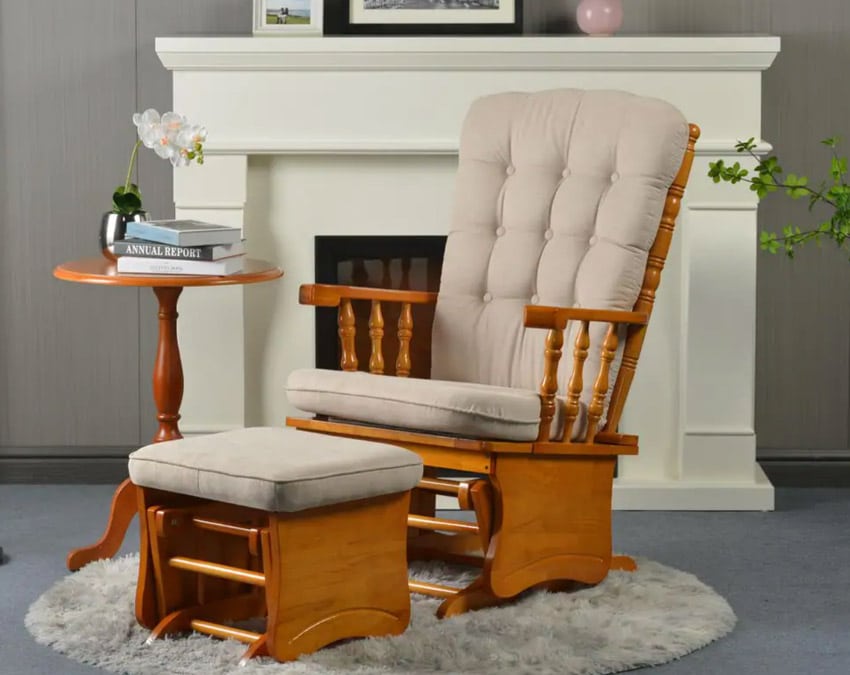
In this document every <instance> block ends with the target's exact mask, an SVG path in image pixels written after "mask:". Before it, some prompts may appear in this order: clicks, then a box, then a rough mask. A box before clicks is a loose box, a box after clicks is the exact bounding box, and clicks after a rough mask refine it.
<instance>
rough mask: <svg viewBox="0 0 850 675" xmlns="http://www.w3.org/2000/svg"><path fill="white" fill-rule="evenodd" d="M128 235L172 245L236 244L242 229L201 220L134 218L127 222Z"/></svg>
mask: <svg viewBox="0 0 850 675" xmlns="http://www.w3.org/2000/svg"><path fill="white" fill-rule="evenodd" d="M127 236H128V237H134V238H136V239H145V240H147V241H155V242H158V243H160V244H170V245H171V246H210V245H216V244H235V243H236V242H237V241H240V240H241V239H242V229H241V228H238V227H227V226H226V225H216V224H214V223H205V222H203V221H201V220H134V221H131V222H129V223H127Z"/></svg>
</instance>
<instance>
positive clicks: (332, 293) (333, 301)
mask: <svg viewBox="0 0 850 675" xmlns="http://www.w3.org/2000/svg"><path fill="white" fill-rule="evenodd" d="M342 300H379V301H386V302H409V303H411V304H414V305H428V304H434V303H435V302H437V294H436V293H432V292H430V291H402V290H396V289H391V288H367V287H365V286H335V285H332V284H303V285H302V286H301V288H300V289H299V291H298V302H300V303H301V304H302V305H315V306H317V307H338V306H339V303H340V302H341V301H342Z"/></svg>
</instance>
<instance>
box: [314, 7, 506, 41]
mask: <svg viewBox="0 0 850 675" xmlns="http://www.w3.org/2000/svg"><path fill="white" fill-rule="evenodd" d="M522 3H523V0H514V21H513V23H368V24H366V23H350V9H351V0H325V5H324V34H325V35H387V36H389V35H516V34H521V33H522Z"/></svg>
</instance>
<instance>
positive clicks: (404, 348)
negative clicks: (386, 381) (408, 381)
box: [395, 302, 413, 377]
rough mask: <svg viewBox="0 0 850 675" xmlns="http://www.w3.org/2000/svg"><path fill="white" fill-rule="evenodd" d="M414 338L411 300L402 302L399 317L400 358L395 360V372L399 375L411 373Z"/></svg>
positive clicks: (405, 375) (404, 375)
mask: <svg viewBox="0 0 850 675" xmlns="http://www.w3.org/2000/svg"><path fill="white" fill-rule="evenodd" d="M412 339H413V310H412V309H411V304H410V303H409V302H403V303H401V314H400V315H399V317H398V358H397V359H396V361H395V374H396V375H398V376H399V377H407V376H408V375H410V369H411V367H412V366H411V361H410V341H411V340H412Z"/></svg>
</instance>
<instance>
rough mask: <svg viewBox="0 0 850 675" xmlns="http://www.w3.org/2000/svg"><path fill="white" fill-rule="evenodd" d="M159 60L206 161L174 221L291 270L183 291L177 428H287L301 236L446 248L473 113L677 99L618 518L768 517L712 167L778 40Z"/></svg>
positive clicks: (167, 56) (730, 237) (303, 277)
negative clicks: (513, 96) (665, 218)
mask: <svg viewBox="0 0 850 675" xmlns="http://www.w3.org/2000/svg"><path fill="white" fill-rule="evenodd" d="M156 50H157V53H158V54H159V56H160V59H161V60H162V63H163V64H164V65H165V66H166V67H167V68H168V69H170V70H172V71H173V78H174V109H175V110H177V111H179V112H181V113H183V114H185V115H188V116H189V117H190V118H191V119H192V120H195V121H199V122H202V123H203V124H204V125H205V126H206V127H207V128H208V130H209V139H208V142H207V146H206V154H207V159H206V162H205V165H204V166H202V167H190V168H185V169H179V170H177V171H175V174H174V199H175V204H176V207H177V215H178V217H196V218H203V219H208V220H213V221H217V222H222V223H227V224H233V225H239V226H242V227H243V228H244V231H245V236H246V238H247V242H248V251H249V254H251V255H254V256H256V257H263V258H267V259H271V260H274V261H275V262H277V263H278V264H280V265H281V266H282V267H284V269H285V270H286V276H285V277H284V280H283V281H282V282H280V283H277V284H265V285H260V286H257V287H251V288H246V289H241V288H217V289H192V290H191V291H187V292H186V293H184V296H183V298H182V299H181V321H180V340H181V350H182V353H183V360H184V368H185V371H186V392H185V397H184V405H183V415H184V423H183V428H184V430H186V431H188V432H195V433H203V432H209V431H217V430H222V429H227V428H234V427H239V426H244V425H246V424H252V425H253V424H280V423H282V421H283V418H284V417H285V416H286V415H287V414H291V413H293V412H294V411H293V410H292V409H291V408H290V407H289V406H288V404H287V402H286V396H285V392H284V389H283V388H284V383H285V380H286V376H287V374H288V372H289V371H291V370H292V369H293V368H297V367H304V366H311V365H312V364H313V358H314V354H313V340H314V323H313V314H312V310H310V309H309V308H304V307H300V306H298V304H297V289H298V286H299V285H300V284H302V283H308V282H311V281H313V277H314V270H313V246H314V237H315V236H316V235H324V234H327V235H332V234H363V235H369V234H444V233H445V232H446V228H447V223H448V214H449V209H450V203H451V199H452V176H453V173H454V167H455V164H456V153H457V147H458V134H459V131H460V126H461V122H462V120H463V117H464V115H465V113H466V110H467V109H468V107H469V104H470V103H471V102H472V100H474V99H475V98H477V97H479V96H482V95H486V94H489V93H493V92H498V91H508V90H526V91H531V90H539V89H548V88H555V87H578V88H590V89H602V88H604V89H622V90H627V91H633V92H635V93H639V94H644V95H648V96H656V97H658V98H663V99H666V100H668V101H670V102H672V103H673V104H675V105H676V106H678V107H679V108H680V109H681V110H682V111H683V113H684V114H685V115H686V117H687V118H688V119H689V120H691V121H693V122H696V123H697V124H699V125H700V126H701V127H702V131H703V134H702V138H701V139H700V142H699V144H698V146H697V154H698V156H697V159H696V162H695V164H694V169H693V173H692V177H691V181H690V184H689V186H688V192H687V196H686V200H685V204H684V208H683V211H682V214H681V216H680V217H679V224H678V227H677V234H676V237H675V239H674V246H673V249H672V250H671V253H670V261H669V263H668V267H667V269H666V270H665V272H664V279H663V281H662V284H661V288H660V291H659V301H658V304H657V308H656V311H655V314H654V316H653V322H652V326H651V328H650V331H649V333H648V338H647V342H646V344H645V347H644V353H643V355H642V357H641V363H640V366H639V368H638V376H637V378H636V380H635V384H634V386H633V388H632V393H631V395H630V399H629V403H628V406H627V411H626V414H625V415H624V419H623V424H622V427H623V430H624V431H628V432H631V433H638V434H639V435H640V437H641V452H640V455H639V456H638V457H634V458H632V457H630V458H626V459H624V461H623V462H621V465H620V470H619V476H618V478H617V480H616V484H615V494H614V502H615V506H616V507H617V508H628V509H733V510H766V509H772V508H773V488H772V486H771V485H770V483H769V481H768V480H767V479H766V478H765V476H764V474H763V473H762V471H761V469H760V468H759V467H758V465H757V464H756V461H755V448H756V439H755V432H754V429H753V406H754V372H755V272H756V251H757V237H756V208H757V200H756V199H755V197H754V196H752V195H751V194H750V193H749V192H748V191H746V190H740V189H734V187H731V186H728V185H714V184H713V183H712V182H711V180H710V179H708V178H707V177H706V170H707V164H708V162H709V161H711V160H714V159H717V158H729V159H732V158H734V160H733V161H736V160H740V159H741V157H740V156H739V155H737V153H736V152H735V148H734V145H735V142H736V141H737V139H742V138H749V137H751V136H755V137H756V138H759V137H760V130H761V73H762V71H763V70H765V69H766V68H768V67H769V66H770V64H771V63H772V62H773V59H774V58H775V57H776V54H777V53H778V52H779V38H777V37H770V36H762V37H743V36H738V37H664V38H656V37H616V38H606V39H600V38H584V37H475V38H472V37H440V38H401V37H396V38H388V37H348V38H331V37H327V38H310V37H304V38H289V39H287V38H267V37H256V38H253V37H244V38H242V37H239V38H224V37H204V38H197V37H195V38H158V39H157V41H156ZM730 101H734V102H735V105H734V106H729V105H728V103H729V102H730ZM769 147H770V146H769V145H768V144H767V143H765V142H762V143H761V149H764V150H767V149H769ZM738 187H740V186H738Z"/></svg>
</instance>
